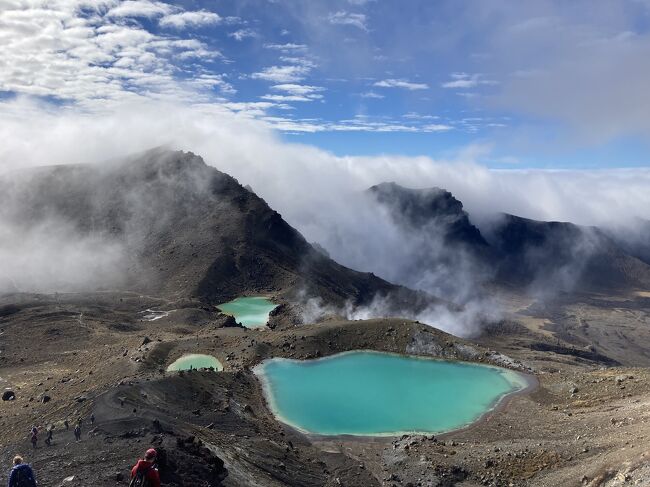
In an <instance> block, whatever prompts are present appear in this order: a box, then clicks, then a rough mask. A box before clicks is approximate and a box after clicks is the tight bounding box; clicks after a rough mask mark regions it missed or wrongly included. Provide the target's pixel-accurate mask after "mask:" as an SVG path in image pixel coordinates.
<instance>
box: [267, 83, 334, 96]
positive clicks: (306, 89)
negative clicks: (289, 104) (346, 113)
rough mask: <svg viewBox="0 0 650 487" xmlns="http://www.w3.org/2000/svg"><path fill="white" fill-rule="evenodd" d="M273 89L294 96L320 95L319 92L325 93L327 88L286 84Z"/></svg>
mask: <svg viewBox="0 0 650 487" xmlns="http://www.w3.org/2000/svg"><path fill="white" fill-rule="evenodd" d="M271 89H274V90H278V91H286V92H287V93H290V94H292V95H311V94H314V93H318V92H319V91H325V88H323V87H322V86H309V85H298V84H294V83H285V84H280V85H273V86H271Z"/></svg>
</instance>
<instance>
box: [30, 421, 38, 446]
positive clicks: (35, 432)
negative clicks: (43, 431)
mask: <svg viewBox="0 0 650 487" xmlns="http://www.w3.org/2000/svg"><path fill="white" fill-rule="evenodd" d="M30 441H31V442H32V447H33V448H34V449H36V444H37V443H38V428H37V427H36V426H32V436H31V439H30Z"/></svg>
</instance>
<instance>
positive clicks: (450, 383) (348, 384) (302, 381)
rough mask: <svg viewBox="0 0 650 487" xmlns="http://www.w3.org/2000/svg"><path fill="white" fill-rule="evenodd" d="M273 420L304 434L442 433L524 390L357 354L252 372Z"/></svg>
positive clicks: (446, 368) (449, 367)
mask: <svg viewBox="0 0 650 487" xmlns="http://www.w3.org/2000/svg"><path fill="white" fill-rule="evenodd" d="M255 373H256V374H257V375H258V376H259V377H260V378H261V380H262V382H263V385H264V392H265V395H266V399H267V402H268V403H269V406H270V408H271V410H272V411H273V413H274V414H275V416H276V417H277V418H278V419H279V420H281V421H283V422H285V423H287V424H289V425H291V426H293V427H295V428H297V429H299V430H301V431H304V432H307V433H314V434H320V435H341V434H347V435H370V436H373V435H374V436H379V435H392V434H402V433H441V432H446V431H451V430H455V429H459V428H462V427H464V426H467V425H469V424H471V423H473V422H474V421H476V420H478V419H479V418H480V417H481V416H482V415H483V414H485V413H486V412H488V411H490V410H492V409H493V408H494V407H495V406H496V405H497V404H498V402H499V401H500V400H501V399H502V398H503V397H504V396H506V395H507V394H509V393H512V392H515V391H518V390H522V389H524V388H525V387H526V386H527V381H526V379H525V377H524V376H523V375H521V374H519V373H517V372H514V371H511V370H508V369H503V368H499V367H492V366H487V365H480V364H470V363H466V362H448V361H443V360H434V359H427V358H418V357H411V356H402V355H394V354H388V353H380V352H370V351H355V352H348V353H343V354H339V355H334V356H332V357H328V358H323V359H318V360H308V361H298V360H288V359H279V358H275V359H270V360H266V361H264V362H262V363H261V364H260V365H258V366H257V367H256V368H255Z"/></svg>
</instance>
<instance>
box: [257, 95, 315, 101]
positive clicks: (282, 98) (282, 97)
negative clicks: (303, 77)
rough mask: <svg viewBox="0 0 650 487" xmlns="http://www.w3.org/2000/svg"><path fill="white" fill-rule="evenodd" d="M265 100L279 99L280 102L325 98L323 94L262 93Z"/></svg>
mask: <svg viewBox="0 0 650 487" xmlns="http://www.w3.org/2000/svg"><path fill="white" fill-rule="evenodd" d="M261 98H262V99H263V100H269V101H279V102H288V101H314V100H320V99H321V98H323V95H262V96H261Z"/></svg>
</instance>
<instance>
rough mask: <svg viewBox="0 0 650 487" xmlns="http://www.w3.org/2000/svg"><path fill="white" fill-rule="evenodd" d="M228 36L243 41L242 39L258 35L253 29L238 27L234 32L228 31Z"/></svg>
mask: <svg viewBox="0 0 650 487" xmlns="http://www.w3.org/2000/svg"><path fill="white" fill-rule="evenodd" d="M228 37H232V38H233V39H235V40H236V41H243V40H244V39H248V38H254V37H259V34H258V33H257V32H256V31H254V30H253V29H239V30H236V31H234V32H230V33H229V34H228Z"/></svg>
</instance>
